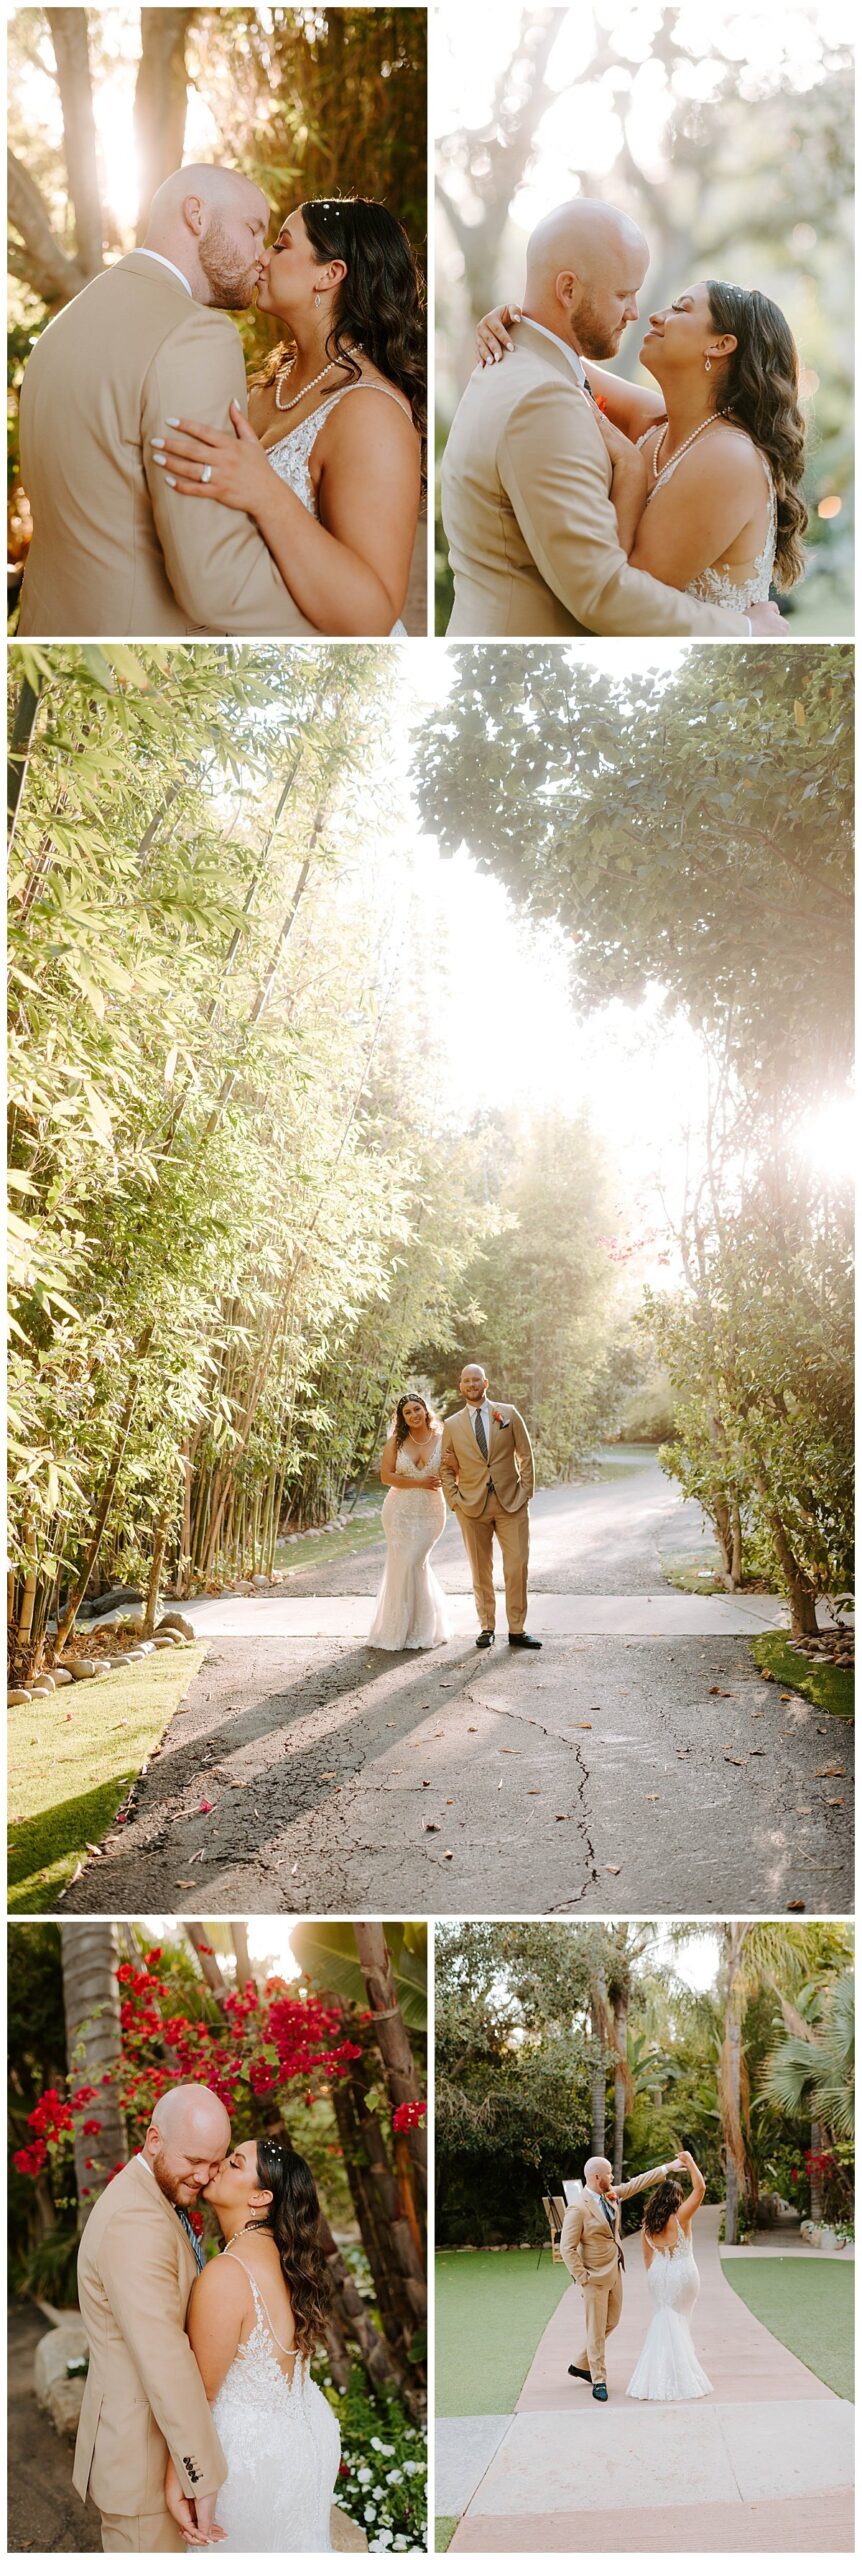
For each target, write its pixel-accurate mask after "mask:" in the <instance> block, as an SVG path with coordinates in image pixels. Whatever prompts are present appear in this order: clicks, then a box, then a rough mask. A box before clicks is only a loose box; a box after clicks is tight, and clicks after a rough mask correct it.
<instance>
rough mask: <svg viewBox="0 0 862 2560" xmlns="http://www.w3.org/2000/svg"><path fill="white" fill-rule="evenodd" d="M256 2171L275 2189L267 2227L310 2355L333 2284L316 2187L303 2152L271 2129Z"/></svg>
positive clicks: (299, 2338) (302, 2346) (302, 2349)
mask: <svg viewBox="0 0 862 2560" xmlns="http://www.w3.org/2000/svg"><path fill="white" fill-rule="evenodd" d="M257 2174H258V2178H259V2181H260V2184H261V2186H262V2187H268V2188H269V2189H270V2192H271V2195H272V2203H271V2205H270V2208H269V2212H268V2214H267V2216H266V2222H265V2224H264V2229H265V2230H267V2231H271V2232H272V2236H273V2239H274V2241H275V2245H276V2248H277V2250H278V2254H279V2258H280V2260H281V2271H282V2274H283V2276H284V2281H285V2284H286V2286H287V2290H288V2293H289V2295H290V2307H291V2310H292V2312H293V2319H294V2331H295V2343H296V2345H297V2347H298V2349H299V2353H300V2355H301V2356H310V2355H311V2353H312V2351H313V2349H314V2348H315V2347H319V2346H322V2344H323V2342H324V2339H325V2337H326V2318H327V2308H328V2290H329V2282H328V2277H327V2273H326V2259H325V2257H324V2254H323V2250H322V2248H321V2245H320V2204H319V2201H318V2195H317V2188H316V2186H315V2183H314V2179H313V2177H312V2174H311V2170H310V2168H309V2166H308V2161H307V2160H304V2159H303V2157H302V2153H301V2152H300V2151H294V2149H293V2147H292V2144H290V2143H288V2142H279V2141H278V2139H277V2137H271V2136H270V2135H269V2134H266V2135H265V2136H264V2137H263V2139H262V2140H261V2141H260V2142H259V2143H258V2145H257Z"/></svg>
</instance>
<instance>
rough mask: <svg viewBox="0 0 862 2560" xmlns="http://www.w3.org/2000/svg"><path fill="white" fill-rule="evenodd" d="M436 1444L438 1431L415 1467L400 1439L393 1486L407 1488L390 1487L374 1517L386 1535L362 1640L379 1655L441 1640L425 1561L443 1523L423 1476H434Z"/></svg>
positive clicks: (443, 1624) (436, 1594)
mask: <svg viewBox="0 0 862 2560" xmlns="http://www.w3.org/2000/svg"><path fill="white" fill-rule="evenodd" d="M442 1446H443V1435H442V1432H440V1431H438V1432H437V1434H436V1437H435V1439H434V1440H433V1442H432V1446H431V1450H430V1454H429V1456H428V1457H427V1458H426V1460H425V1464H424V1466H419V1465H417V1462H416V1459H415V1458H414V1455H413V1451H412V1449H411V1448H410V1446H409V1443H408V1442H407V1441H405V1442H403V1444H402V1446H401V1448H400V1449H399V1451H398V1456H397V1458H396V1461H395V1473H396V1475H397V1477H398V1480H399V1484H407V1485H409V1486H410V1487H411V1490H410V1491H409V1492H405V1493H396V1491H395V1488H394V1486H392V1485H390V1487H389V1492H388V1493H387V1495H386V1499H385V1502H384V1504H383V1510H382V1512H381V1515H380V1516H381V1519H382V1521H383V1527H384V1530H385V1533H386V1570H385V1573H384V1576H383V1580H382V1582H381V1585H380V1590H379V1592H378V1595H377V1608H376V1611H375V1614H374V1618H373V1621H372V1624H371V1627H370V1630H369V1634H368V1639H367V1640H368V1643H369V1644H376V1645H379V1646H380V1650H381V1652H382V1653H413V1652H420V1651H421V1652H425V1651H426V1650H427V1649H428V1648H429V1647H430V1646H432V1645H436V1644H445V1643H446V1640H447V1637H448V1634H449V1623H448V1619H447V1616H446V1603H445V1600H444V1598H443V1593H442V1591H441V1589H440V1584H439V1582H438V1580H437V1576H436V1574H434V1573H432V1571H431V1566H430V1564H429V1561H428V1559H429V1556H430V1554H431V1550H432V1547H436V1544H437V1540H438V1538H440V1537H442V1535H443V1530H444V1528H445V1525H446V1505H445V1502H444V1500H443V1496H442V1493H441V1492H440V1489H439V1486H437V1487H432V1486H430V1485H429V1484H428V1482H427V1478H428V1476H429V1475H432V1476H433V1475H436V1474H437V1471H438V1468H439V1465H440V1451H441V1449H442ZM423 1478H424V1479H426V1481H424V1482H423ZM414 1486H415V1491H413V1490H412V1488H413V1487H414Z"/></svg>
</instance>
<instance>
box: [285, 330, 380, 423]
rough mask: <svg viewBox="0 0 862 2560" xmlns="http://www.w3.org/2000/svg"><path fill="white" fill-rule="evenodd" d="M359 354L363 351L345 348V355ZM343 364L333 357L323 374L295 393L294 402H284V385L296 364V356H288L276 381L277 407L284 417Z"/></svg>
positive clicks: (316, 375)
mask: <svg viewBox="0 0 862 2560" xmlns="http://www.w3.org/2000/svg"><path fill="white" fill-rule="evenodd" d="M357 352H361V350H359V351H358V350H357V349H356V348H355V347H345V350H344V353H345V355H348V356H352V355H355V354H356V353H357ZM341 362H342V359H341V357H340V356H331V357H330V361H329V363H328V364H325V365H324V367H323V371H322V373H316V374H315V375H314V378H313V381H311V382H305V383H303V386H302V390H301V391H295V392H294V395H293V399H292V400H282V398H281V386H282V383H283V382H289V381H290V376H291V374H292V372H293V369H294V365H295V363H296V357H295V356H288V359H287V363H286V364H285V365H283V366H282V367H281V370H280V371H279V373H277V375H276V381H275V405H276V408H277V409H280V410H281V413H282V416H283V417H286V416H287V412H288V409H298V408H299V404H300V401H301V400H307V398H308V394H309V392H310V391H316V390H317V386H318V383H320V382H325V381H326V378H327V374H330V373H335V371H336V369H337V367H338V366H339V365H340V364H341Z"/></svg>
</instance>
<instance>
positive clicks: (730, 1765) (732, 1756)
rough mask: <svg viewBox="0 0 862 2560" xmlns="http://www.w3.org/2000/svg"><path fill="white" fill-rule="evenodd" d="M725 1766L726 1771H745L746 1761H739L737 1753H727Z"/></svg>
mask: <svg viewBox="0 0 862 2560" xmlns="http://www.w3.org/2000/svg"><path fill="white" fill-rule="evenodd" d="M724 1765H725V1768H726V1769H744V1767H745V1761H744V1760H738V1759H737V1757H736V1753H735V1751H726V1752H725V1755H724Z"/></svg>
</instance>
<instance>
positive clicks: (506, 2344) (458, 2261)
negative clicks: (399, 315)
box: [436, 2249, 570, 2418]
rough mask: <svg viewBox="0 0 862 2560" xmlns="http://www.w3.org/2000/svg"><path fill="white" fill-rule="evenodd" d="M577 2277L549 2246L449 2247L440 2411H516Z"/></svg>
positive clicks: (442, 2283) (444, 2266) (443, 2279)
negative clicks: (545, 2336)
mask: <svg viewBox="0 0 862 2560" xmlns="http://www.w3.org/2000/svg"><path fill="white" fill-rule="evenodd" d="M569 2282H570V2278H569V2277H568V2276H567V2274H566V2270H565V2267H555V2266H552V2264H551V2254H550V2250H549V2249H545V2250H543V2252H542V2262H541V2265H540V2266H537V2265H536V2253H535V2252H530V2251H529V2250H525V2249H494V2250H489V2251H487V2252H485V2251H483V2250H481V2249H477V2250H476V2251H475V2252H474V2251H473V2250H472V2249H471V2250H467V2251H466V2252H463V2251H461V2250H454V2249H452V2250H450V2249H443V2250H440V2251H438V2255H437V2260H436V2293H437V2329H436V2334H437V2415H438V2417H440V2418H465V2417H471V2418H485V2417H495V2416H496V2415H497V2414H498V2413H500V2414H502V2415H504V2416H505V2415H508V2414H509V2412H510V2411H511V2410H513V2409H514V2407H515V2403H516V2401H517V2398H518V2395H519V2392H520V2390H521V2387H522V2384H523V2383H524V2382H525V2381H526V2378H527V2374H528V2373H529V2370H530V2366H531V2364H532V2361H533V2357H534V2355H535V2352H536V2348H537V2346H538V2344H539V2339H540V2337H541V2335H542V2331H543V2329H546V2328H547V2324H548V2321H549V2320H550V2317H551V2313H552V2311H555V2310H556V2306H557V2303H558V2302H559V2300H560V2297H561V2295H562V2294H564V2293H565V2291H566V2288H567V2286H568V2284H569Z"/></svg>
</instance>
